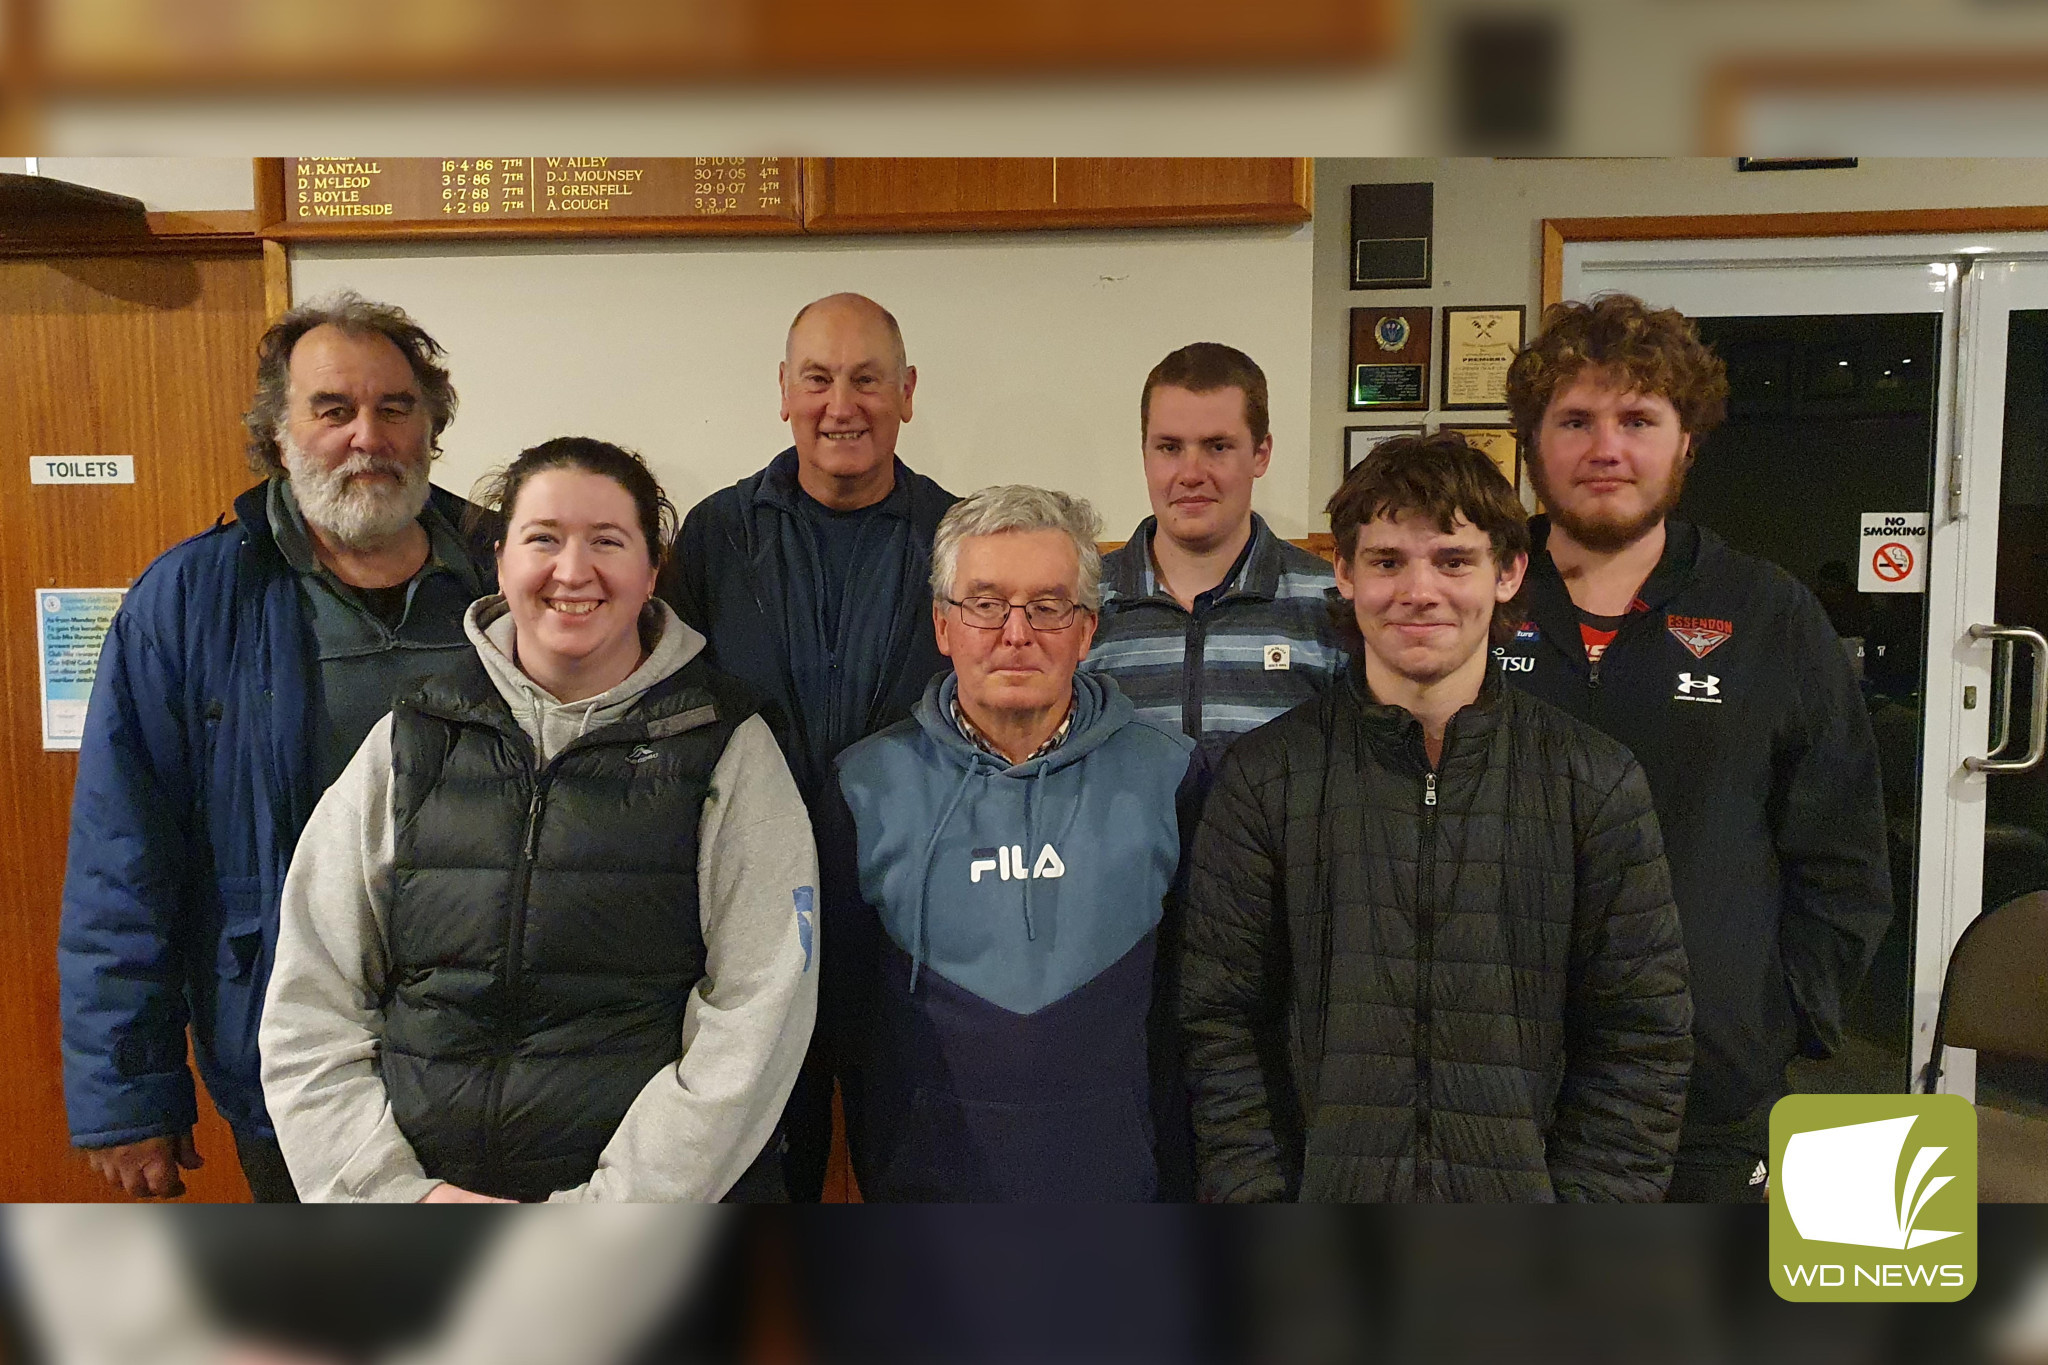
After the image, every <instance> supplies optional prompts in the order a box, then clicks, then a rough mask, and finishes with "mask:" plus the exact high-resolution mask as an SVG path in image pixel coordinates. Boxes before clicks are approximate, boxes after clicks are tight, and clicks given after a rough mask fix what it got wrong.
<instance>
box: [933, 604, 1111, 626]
mask: <svg viewBox="0 0 2048 1365" xmlns="http://www.w3.org/2000/svg"><path fill="white" fill-rule="evenodd" d="M944 600H945V601H946V602H947V603H948V604H949V605H951V606H955V607H958V608H960V619H961V620H963V621H965V622H966V623H967V624H968V625H970V626H978V627H980V628H981V629H982V630H1001V629H1002V628H1003V627H1004V626H1006V625H1008V624H1010V613H1011V612H1013V611H1021V612H1023V613H1024V621H1025V623H1026V624H1027V625H1029V626H1030V627H1031V628H1032V629H1033V630H1065V629H1066V628H1067V627H1068V626H1071V625H1073V624H1074V613H1075V612H1077V611H1084V610H1086V608H1084V607H1083V606H1082V605H1081V604H1080V603H1079V602H1069V601H1068V600H1067V599H1066V598H1064V597H1041V598H1038V599H1037V600H1035V601H1031V602H1006V601H1004V600H1003V599H1002V598H1000V597H970V598H967V599H966V600H965V601H962V600H961V599H959V598H957V597H948V598H946V599H944Z"/></svg>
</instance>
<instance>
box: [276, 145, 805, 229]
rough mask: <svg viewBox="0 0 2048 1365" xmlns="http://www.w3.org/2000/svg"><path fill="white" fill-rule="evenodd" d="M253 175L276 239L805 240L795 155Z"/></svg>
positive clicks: (315, 161)
mask: <svg viewBox="0 0 2048 1365" xmlns="http://www.w3.org/2000/svg"><path fill="white" fill-rule="evenodd" d="M256 174H257V185H256V202H257V211H258V213H259V215H260V216H261V221H262V226H261V228H260V232H261V234H262V235H263V236H265V237H271V238H278V239H284V240H297V241H304V240H319V239H335V238H363V237H417V236H419V235H421V234H446V235H452V236H501V235H512V236H551V235H555V234H560V233H568V234H575V233H584V232H587V233H601V234H604V235H607V236H635V235H645V236H669V235H687V234H695V233H703V234H719V235H725V234H734V235H737V234H754V233H771V234H772V233H797V232H801V231H802V230H803V204H802V199H801V196H800V195H799V193H798V186H797V177H798V174H799V160H798V158H796V157H775V156H700V157H623V156H511V157H489V156H485V157H380V156H362V157H268V158H263V159H261V160H259V161H258V162H257V167H256Z"/></svg>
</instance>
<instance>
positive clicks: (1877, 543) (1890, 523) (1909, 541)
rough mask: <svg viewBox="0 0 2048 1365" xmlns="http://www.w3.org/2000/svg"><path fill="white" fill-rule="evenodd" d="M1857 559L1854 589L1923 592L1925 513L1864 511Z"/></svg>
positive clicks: (1863, 590) (1924, 582) (1925, 545)
mask: <svg viewBox="0 0 2048 1365" xmlns="http://www.w3.org/2000/svg"><path fill="white" fill-rule="evenodd" d="M1858 560H1859V563H1858V565H1857V569H1856V591H1858V592H1925V591H1926V590H1927V514H1926V513H1925V512H1865V513H1864V514H1863V534H1862V535H1861V536H1860V537H1859V538H1858Z"/></svg>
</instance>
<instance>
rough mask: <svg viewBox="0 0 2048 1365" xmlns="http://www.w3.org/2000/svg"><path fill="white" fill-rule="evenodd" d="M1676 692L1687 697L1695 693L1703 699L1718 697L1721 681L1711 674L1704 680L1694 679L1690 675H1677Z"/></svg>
mask: <svg viewBox="0 0 2048 1365" xmlns="http://www.w3.org/2000/svg"><path fill="white" fill-rule="evenodd" d="M1678 690H1679V691H1680V692H1683V693H1684V694H1685V695H1687V696H1691V695H1692V694H1693V693H1695V692H1697V693H1699V694H1700V695H1701V696H1705V697H1718V696H1720V695H1721V679H1720V678H1719V677H1717V676H1716V675H1714V674H1712V673H1709V674H1707V676H1706V677H1704V678H1695V677H1693V675H1692V674H1690V673H1681V674H1679V675H1678Z"/></svg>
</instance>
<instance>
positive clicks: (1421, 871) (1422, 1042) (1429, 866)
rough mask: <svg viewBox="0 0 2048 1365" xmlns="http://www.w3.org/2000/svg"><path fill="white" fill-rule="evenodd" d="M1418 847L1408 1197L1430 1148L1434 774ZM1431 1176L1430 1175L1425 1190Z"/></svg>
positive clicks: (1416, 1190)
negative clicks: (1412, 1120) (1411, 1159)
mask: <svg viewBox="0 0 2048 1365" xmlns="http://www.w3.org/2000/svg"><path fill="white" fill-rule="evenodd" d="M1422 784H1423V785H1422V832H1421V835H1420V838H1421V843H1422V846H1421V848H1420V849H1419V850H1418V853H1419V855H1420V856H1418V857H1417V859H1416V863H1415V1168H1414V1170H1413V1171H1412V1172H1410V1174H1409V1190H1408V1197H1409V1198H1410V1199H1411V1200H1413V1199H1415V1198H1416V1197H1417V1196H1418V1194H1420V1193H1421V1189H1422V1179H1423V1171H1424V1170H1425V1169H1427V1168H1428V1166H1429V1162H1430V1151H1431V1148H1432V1146H1433V1141H1432V1136H1431V1132H1430V1046H1429V1031H1430V1018H1429V996H1430V990H1429V984H1430V983H1429V978H1430V967H1431V961H1432V958H1433V956H1434V940H1435V938H1436V773H1435V771H1434V770H1429V771H1426V772H1425V773H1424V775H1423V779H1422ZM1435 1186H1436V1179H1435V1176H1434V1174H1432V1175H1431V1176H1430V1184H1429V1193H1430V1196H1431V1197H1434V1195H1435Z"/></svg>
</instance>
